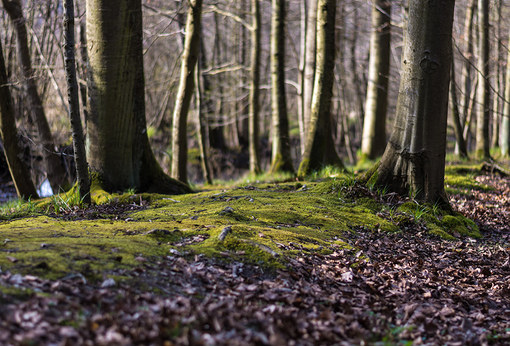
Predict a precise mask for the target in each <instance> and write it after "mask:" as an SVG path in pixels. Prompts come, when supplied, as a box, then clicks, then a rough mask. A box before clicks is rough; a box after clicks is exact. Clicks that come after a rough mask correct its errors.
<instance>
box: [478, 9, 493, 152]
mask: <svg viewBox="0 0 510 346" xmlns="http://www.w3.org/2000/svg"><path fill="white" fill-rule="evenodd" d="M478 33H479V42H478V45H479V54H480V56H479V57H478V66H477V68H478V93H477V95H476V97H477V98H476V100H477V116H476V148H475V154H476V157H478V158H483V159H488V158H490V140H489V120H490V112H491V104H490V97H491V96H490V82H489V73H490V68H489V63H490V61H489V0H478Z"/></svg>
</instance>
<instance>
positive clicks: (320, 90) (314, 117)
mask: <svg viewBox="0 0 510 346" xmlns="http://www.w3.org/2000/svg"><path fill="white" fill-rule="evenodd" d="M335 19H336V0H319V1H318V4H317V28H318V32H317V58H316V63H317V66H316V70H315V71H316V72H315V85H314V87H313V99H312V112H311V114H310V123H309V124H308V125H309V126H308V133H307V138H306V145H305V152H304V154H303V158H302V160H301V164H300V165H299V171H298V176H299V177H305V176H306V175H307V174H309V173H310V172H311V171H314V170H318V169H320V168H322V167H324V166H326V165H337V166H340V167H343V164H342V161H341V160H340V158H339V157H338V154H337V152H336V150H335V145H334V141H333V137H332V126H331V99H332V96H333V83H334V69H335V50H336V48H335Z"/></svg>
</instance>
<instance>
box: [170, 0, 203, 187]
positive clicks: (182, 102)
mask: <svg viewBox="0 0 510 346" xmlns="http://www.w3.org/2000/svg"><path fill="white" fill-rule="evenodd" d="M201 16H202V0H191V1H190V2H189V9H188V17H187V20H186V39H185V41H184V52H183V54H182V63H181V77H180V83H179V90H178V92H177V99H176V101H175V108H174V115H173V125H172V126H173V127H172V177H173V178H175V179H177V180H180V181H182V182H187V181H188V175H187V169H186V167H187V164H188V133H187V131H186V127H187V123H188V111H189V106H190V103H191V97H192V96H193V91H194V81H195V79H194V78H195V72H194V71H195V67H196V65H197V61H198V54H199V52H200V24H201V23H200V22H201Z"/></svg>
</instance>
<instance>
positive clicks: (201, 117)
mask: <svg viewBox="0 0 510 346" xmlns="http://www.w3.org/2000/svg"><path fill="white" fill-rule="evenodd" d="M200 54H203V53H200ZM200 70H201V69H200V62H198V63H197V68H196V69H195V89H196V92H195V103H196V114H197V142H198V149H199V151H200V164H201V166H202V175H203V177H204V181H205V182H206V183H207V184H212V175H211V168H210V164H209V155H208V154H209V153H208V148H207V145H206V142H205V139H206V138H207V118H206V117H205V114H204V113H203V112H202V108H203V107H202V94H203V93H202V85H201V83H200V74H201V73H200Z"/></svg>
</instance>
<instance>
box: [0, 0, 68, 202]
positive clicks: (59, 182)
mask: <svg viewBox="0 0 510 346" xmlns="http://www.w3.org/2000/svg"><path fill="white" fill-rule="evenodd" d="M2 3H3V5H4V8H5V11H6V12H7V14H8V15H9V17H10V18H11V20H12V23H13V24H14V30H15V31H16V39H17V45H16V46H17V53H18V61H19V64H20V66H21V70H22V73H23V83H24V85H23V87H24V89H25V92H26V95H27V98H28V101H29V103H30V109H31V117H32V121H33V122H34V124H35V125H36V127H37V132H38V137H39V141H40V142H41V145H42V156H43V160H44V163H45V166H46V174H47V176H48V180H49V182H50V185H51V188H52V189H53V191H54V192H58V191H59V190H61V189H66V188H67V187H68V186H69V183H68V181H67V177H66V171H65V168H64V166H63V164H62V160H61V158H60V155H59V154H58V153H57V151H56V147H55V144H54V140H53V136H52V134H51V130H50V125H49V124H48V120H47V119H46V114H45V113H44V107H43V104H42V101H41V97H40V95H39V92H38V91H37V85H36V83H35V79H34V71H33V69H32V61H31V58H30V50H29V48H28V35H27V28H26V25H25V18H24V17H23V9H22V7H21V2H20V0H2Z"/></svg>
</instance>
